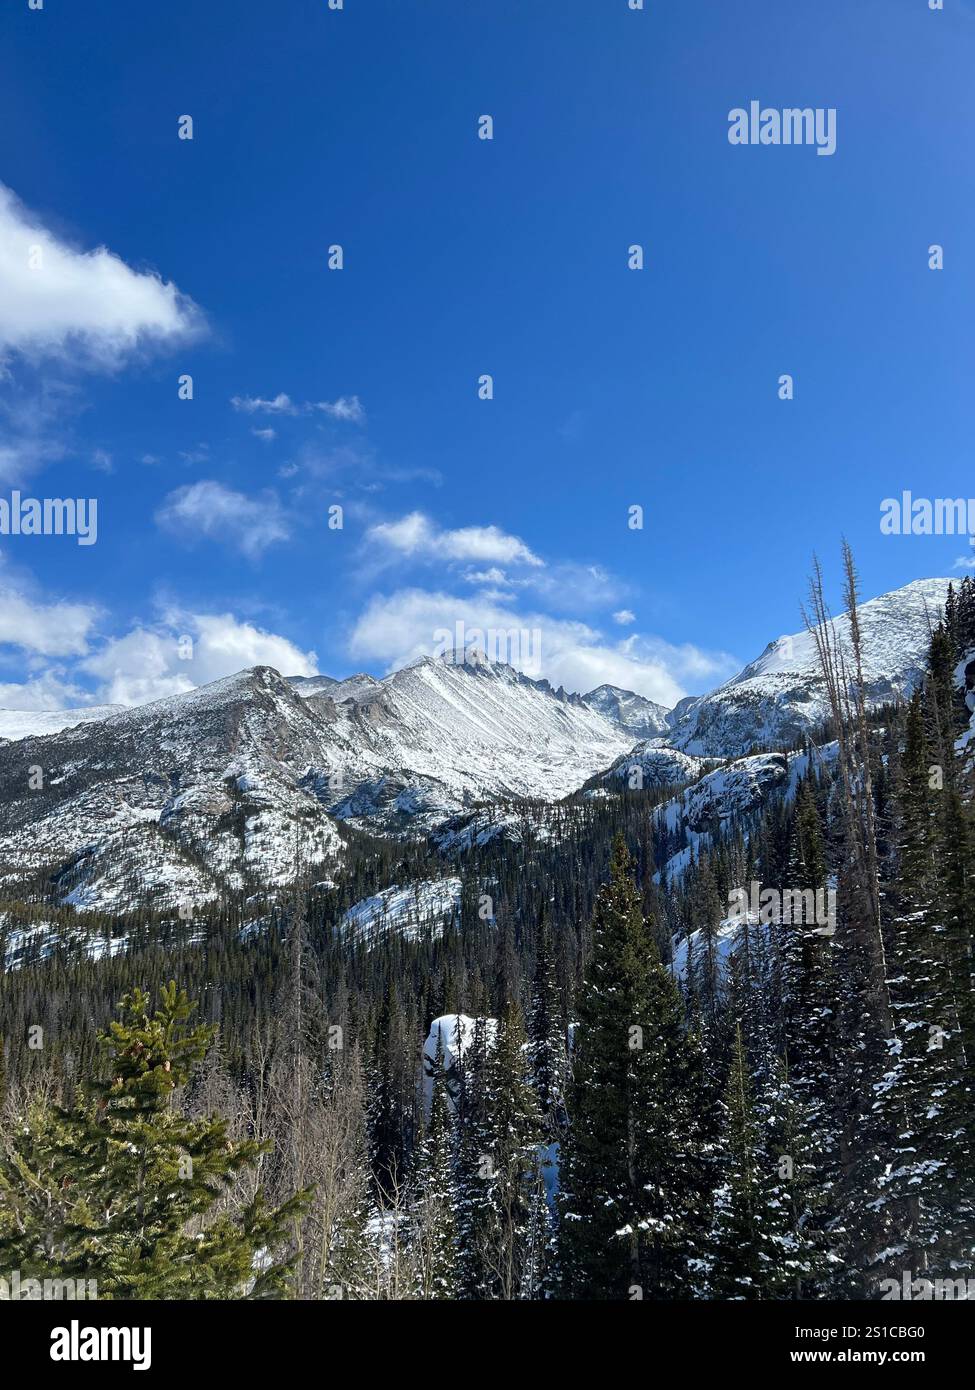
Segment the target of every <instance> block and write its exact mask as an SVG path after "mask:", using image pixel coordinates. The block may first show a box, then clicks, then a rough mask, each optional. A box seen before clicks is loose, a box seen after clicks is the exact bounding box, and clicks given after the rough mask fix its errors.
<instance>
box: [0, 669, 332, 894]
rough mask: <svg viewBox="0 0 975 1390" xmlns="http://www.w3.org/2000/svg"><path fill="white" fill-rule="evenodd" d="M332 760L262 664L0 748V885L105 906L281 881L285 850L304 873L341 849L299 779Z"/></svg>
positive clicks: (314, 726)
mask: <svg viewBox="0 0 975 1390" xmlns="http://www.w3.org/2000/svg"><path fill="white" fill-rule="evenodd" d="M334 756H335V749H334V747H333V746H331V745H330V744H329V743H328V741H326V740H324V739H323V736H322V730H321V727H320V725H319V723H318V721H317V720H316V719H315V717H314V715H313V714H312V712H311V711H310V710H309V708H308V706H307V705H306V704H305V703H304V701H303V700H301V698H300V697H299V696H298V695H297V694H295V692H294V690H293V689H292V688H291V686H290V685H288V683H287V682H286V681H284V680H282V678H281V677H280V676H279V675H278V673H277V672H276V671H273V670H271V669H270V667H260V666H259V667H255V668H254V669H253V670H251V671H242V672H240V673H239V674H238V675H236V676H231V677H228V678H227V679H225V680H221V681H215V682H213V683H212V684H211V685H206V686H201V687H200V688H199V689H197V690H193V691H190V692H188V693H187V694H185V695H178V696H173V697H171V698H170V699H166V700H159V701H156V702H154V703H152V704H149V705H143V706H140V707H139V708H136V709H129V710H125V711H123V712H122V713H119V714H113V715H111V716H110V717H109V718H108V719H105V720H102V721H101V722H98V723H88V724H81V725H79V726H77V727H76V728H72V729H67V730H64V731H62V732H61V733H58V734H54V735H49V736H46V737H41V738H33V737H32V738H25V739H22V740H20V741H19V742H17V743H9V744H4V745H2V746H0V788H2V791H0V885H14V884H16V883H18V882H21V881H22V880H23V879H24V878H25V877H27V876H28V875H31V874H33V873H36V872H38V871H46V872H48V873H51V874H53V876H54V883H55V888H56V893H57V895H58V897H59V899H60V900H61V901H68V902H71V903H73V904H75V905H76V906H78V907H84V908H95V907H98V908H104V909H106V910H113V909H122V908H125V907H134V906H136V905H138V904H140V903H143V904H146V903H148V904H150V905H151V906H152V907H154V908H156V909H164V908H168V907H172V906H173V905H175V904H177V903H179V902H181V901H183V900H184V899H187V898H188V899H189V900H191V901H193V902H200V901H205V900H207V899H212V898H214V897H216V896H217V895H218V894H220V893H221V892H224V891H227V890H229V891H237V890H240V889H242V888H244V887H246V886H247V885H248V884H250V883H258V884H261V885H267V884H272V885H273V884H276V883H284V882H286V881H287V880H288V879H289V878H290V877H291V876H292V875H293V870H294V861H295V855H296V851H297V852H298V853H300V855H301V857H302V859H303V860H304V862H305V863H306V864H309V865H316V864H322V863H330V862H332V861H333V860H334V859H335V858H336V856H338V855H339V854H340V853H341V848H342V845H341V837H340V835H339V832H338V830H337V828H336V826H335V824H334V822H333V821H332V819H331V818H330V817H329V816H328V815H327V813H326V811H325V808H324V807H323V806H322V805H321V803H320V801H319V800H318V798H317V797H316V796H315V794H314V792H313V791H311V790H308V789H307V788H306V787H305V786H304V785H303V780H304V779H305V777H306V775H307V774H308V772H309V769H310V768H312V767H320V766H321V765H322V764H323V763H324V762H325V761H326V759H328V758H334ZM32 769H33V770H34V771H33V772H32ZM38 773H39V778H40V784H39V785H38V784H37V783H38ZM32 784H33V785H32Z"/></svg>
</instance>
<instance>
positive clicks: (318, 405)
mask: <svg viewBox="0 0 975 1390" xmlns="http://www.w3.org/2000/svg"><path fill="white" fill-rule="evenodd" d="M312 408H313V409H314V410H320V411H321V412H322V413H323V414H324V415H330V416H331V417H332V419H333V420H351V421H353V422H358V421H361V420H364V419H365V414H366V413H365V411H364V410H363V408H362V402H361V401H360V400H359V397H358V396H339V398H338V400H337V401H315V403H314V405H313V407H312Z"/></svg>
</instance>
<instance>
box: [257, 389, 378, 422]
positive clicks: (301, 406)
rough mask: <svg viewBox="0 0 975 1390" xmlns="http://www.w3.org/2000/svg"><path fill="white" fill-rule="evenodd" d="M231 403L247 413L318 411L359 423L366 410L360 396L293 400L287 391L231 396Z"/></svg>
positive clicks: (303, 412) (309, 412)
mask: <svg viewBox="0 0 975 1390" xmlns="http://www.w3.org/2000/svg"><path fill="white" fill-rule="evenodd" d="M230 404H231V405H232V406H233V408H234V410H240V411H243V413H244V414H245V415H311V414H313V413H314V412H315V411H318V412H319V413H320V414H322V415H328V416H330V417H331V418H332V419H333V420H345V421H352V422H353V423H358V422H359V421H361V420H364V419H365V411H364V410H363V408H362V402H361V401H360V400H359V397H358V396H339V397H338V399H337V400H334V401H303V402H298V401H293V400H292V399H291V397H290V396H289V395H288V394H287V392H285V391H279V392H278V394H277V395H276V396H271V397H264V396H231V398H230Z"/></svg>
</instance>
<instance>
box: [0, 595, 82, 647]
mask: <svg viewBox="0 0 975 1390" xmlns="http://www.w3.org/2000/svg"><path fill="white" fill-rule="evenodd" d="M97 616H98V614H97V610H96V609H95V608H93V607H91V606H90V605H88V604H85V603H47V604H45V603H35V602H34V601H33V600H31V599H29V598H27V597H25V595H24V594H22V593H19V592H18V591H17V590H15V589H12V588H9V587H3V588H0V643H8V644H9V645H11V646H15V647H20V648H21V649H22V650H24V651H28V652H33V653H35V654H36V655H37V656H82V655H83V654H84V653H85V652H86V651H87V650H88V639H89V637H90V634H91V629H92V627H93V625H94V623H95V619H96V617H97Z"/></svg>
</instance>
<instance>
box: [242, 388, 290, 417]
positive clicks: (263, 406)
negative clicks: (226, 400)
mask: <svg viewBox="0 0 975 1390" xmlns="http://www.w3.org/2000/svg"><path fill="white" fill-rule="evenodd" d="M230 404H231V405H232V406H233V408H234V410H242V411H243V412H244V413H245V415H257V414H260V415H297V414H298V407H297V406H296V405H295V403H294V401H293V400H292V399H291V397H290V396H287V395H285V393H284V392H283V391H279V392H278V394H277V395H276V396H274V397H272V398H271V399H270V400H264V399H263V398H262V397H261V396H231V398H230Z"/></svg>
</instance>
